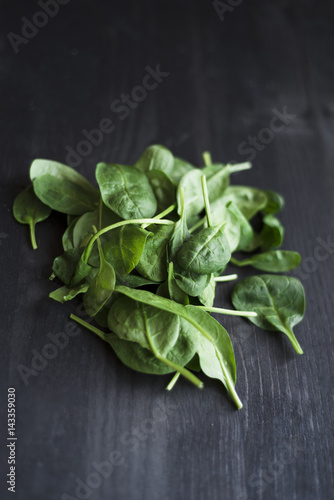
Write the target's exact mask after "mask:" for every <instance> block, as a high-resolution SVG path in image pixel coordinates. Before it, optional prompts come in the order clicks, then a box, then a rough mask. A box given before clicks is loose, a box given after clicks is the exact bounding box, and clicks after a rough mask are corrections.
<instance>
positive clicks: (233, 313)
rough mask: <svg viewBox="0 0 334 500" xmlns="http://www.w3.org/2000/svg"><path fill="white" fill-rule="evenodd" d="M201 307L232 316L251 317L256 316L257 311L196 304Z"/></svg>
mask: <svg viewBox="0 0 334 500" xmlns="http://www.w3.org/2000/svg"><path fill="white" fill-rule="evenodd" d="M196 307H198V308H199V309H203V310H204V311H208V312H215V313H220V314H229V315H230V316H246V317H250V318H256V316H257V313H256V312H254V311H236V310H234V309H224V308H222V307H207V306H196Z"/></svg>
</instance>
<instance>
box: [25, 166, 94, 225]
mask: <svg viewBox="0 0 334 500" xmlns="http://www.w3.org/2000/svg"><path fill="white" fill-rule="evenodd" d="M33 185H34V191H35V194H36V196H38V198H39V199H40V200H41V201H42V202H43V203H45V204H46V205H48V206H49V207H51V208H52V209H53V210H57V211H58V212H62V213H65V214H70V215H81V214H83V213H85V212H87V211H89V210H94V209H95V208H96V205H97V202H98V198H97V197H96V196H91V195H89V196H88V195H87V191H86V190H85V189H84V188H82V187H81V186H80V185H79V184H75V183H74V182H72V181H69V180H67V179H61V178H58V177H54V176H53V175H49V174H46V175H41V176H39V177H37V178H36V179H35V180H34V181H33Z"/></svg>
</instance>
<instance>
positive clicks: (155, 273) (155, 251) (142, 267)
mask: <svg viewBox="0 0 334 500" xmlns="http://www.w3.org/2000/svg"><path fill="white" fill-rule="evenodd" d="M148 229H149V231H150V232H151V234H150V236H149V237H148V238H147V240H146V243H145V246H144V250H143V253H142V254H141V257H140V260H139V262H138V264H137V266H136V269H137V271H138V272H139V273H140V274H141V275H142V276H144V278H147V279H149V280H152V281H165V280H166V278H167V254H166V252H167V244H168V242H169V239H170V237H171V235H172V232H173V229H174V226H173V225H171V226H162V225H161V226H154V225H152V226H149V228H148Z"/></svg>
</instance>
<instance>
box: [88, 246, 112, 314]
mask: <svg viewBox="0 0 334 500" xmlns="http://www.w3.org/2000/svg"><path fill="white" fill-rule="evenodd" d="M98 248H99V254H100V268H99V272H98V274H97V275H96V277H95V278H94V279H93V280H92V281H91V283H90V284H89V287H88V290H87V292H86V293H85V295H84V306H85V309H86V312H87V314H88V315H89V316H95V314H97V313H98V312H99V311H100V309H102V307H103V306H104V305H105V303H106V302H107V301H108V300H109V299H110V297H111V294H112V293H113V291H114V288H115V282H116V275H115V271H114V268H113V267H112V266H111V265H110V264H109V262H107V261H106V259H105V257H104V254H103V250H102V248H101V245H99V247H98Z"/></svg>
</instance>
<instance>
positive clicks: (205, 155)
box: [203, 151, 212, 167]
mask: <svg viewBox="0 0 334 500" xmlns="http://www.w3.org/2000/svg"><path fill="white" fill-rule="evenodd" d="M203 160H204V164H205V166H206V167H209V166H210V165H212V159H211V153H210V151H204V153H203Z"/></svg>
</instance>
